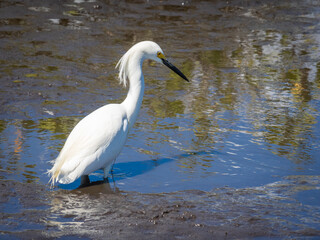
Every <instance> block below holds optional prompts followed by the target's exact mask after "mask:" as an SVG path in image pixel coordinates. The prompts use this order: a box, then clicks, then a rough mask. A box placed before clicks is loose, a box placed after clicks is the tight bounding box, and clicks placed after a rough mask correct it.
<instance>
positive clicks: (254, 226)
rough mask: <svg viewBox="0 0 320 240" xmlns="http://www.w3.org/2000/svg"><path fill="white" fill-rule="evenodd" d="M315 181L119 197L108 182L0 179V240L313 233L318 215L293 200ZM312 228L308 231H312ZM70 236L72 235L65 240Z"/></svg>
mask: <svg viewBox="0 0 320 240" xmlns="http://www.w3.org/2000/svg"><path fill="white" fill-rule="evenodd" d="M319 181H320V179H319V178H318V177H310V176H309V177H306V176H295V177H291V178H286V179H283V181H281V182H277V183H273V184H269V185H266V186H263V187H256V188H244V189H233V188H217V189H214V190H212V191H200V190H190V191H181V192H173V193H162V194H141V193H137V192H123V191H119V190H118V189H115V188H114V187H113V186H112V185H111V186H110V184H108V183H95V184H94V185H91V186H88V187H85V188H80V189H76V190H72V191H67V190H61V189H58V190H50V191H48V188H47V187H45V186H43V185H38V184H35V183H30V184H23V183H20V182H16V181H9V180H8V181H2V182H1V185H0V187H1V195H0V202H1V204H2V206H3V208H2V209H1V212H2V214H1V220H0V226H1V230H2V231H1V235H0V236H1V239H12V238H17V239H31V238H32V239H43V238H47V239H51V238H52V239H53V238H62V239H70V238H71V237H74V238H77V239H78V238H81V239H87V238H90V239H128V238H129V239H195V238H196V239H211V238H212V237H213V236H214V237H215V238H217V239H218V238H219V239H222V238H225V239H234V238H258V237H266V238H271V237H274V238H283V237H288V236H290V237H302V236H303V237H310V239H313V238H314V239H316V238H317V237H319V236H320V231H319V219H320V214H319V212H315V211H314V208H312V206H309V205H308V204H304V203H301V202H299V201H297V200H295V199H294V198H293V197H294V196H296V195H297V194H299V193H301V192H302V189H303V190H304V191H305V192H304V193H306V191H312V190H315V189H316V188H317V185H319ZM312 226H313V227H312ZM71 239H72V238H71Z"/></svg>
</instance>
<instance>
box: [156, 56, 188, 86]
mask: <svg viewBox="0 0 320 240" xmlns="http://www.w3.org/2000/svg"><path fill="white" fill-rule="evenodd" d="M161 60H162V62H163V64H164V65H166V66H167V67H168V68H170V69H171V70H172V71H174V72H175V73H176V74H178V75H179V76H180V77H182V78H183V79H184V80H186V81H187V82H189V80H188V78H187V77H186V76H185V75H184V74H183V73H182V72H181V71H180V70H179V69H178V68H176V67H175V66H174V65H172V64H171V63H170V62H169V61H168V60H166V59H164V58H161Z"/></svg>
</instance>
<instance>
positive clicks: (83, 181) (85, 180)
mask: <svg viewBox="0 0 320 240" xmlns="http://www.w3.org/2000/svg"><path fill="white" fill-rule="evenodd" d="M88 184H90V179H89V176H88V175H83V176H81V185H80V186H83V185H88Z"/></svg>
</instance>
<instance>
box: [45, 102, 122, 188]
mask: <svg viewBox="0 0 320 240" xmlns="http://www.w3.org/2000/svg"><path fill="white" fill-rule="evenodd" d="M125 119H126V113H125V110H124V109H123V108H122V107H121V105H119V104H109V105H106V106H104V107H101V108H99V109H97V110H96V111H94V112H92V113H91V114H89V115H88V116H86V117H85V118H83V119H82V120H81V121H80V122H79V123H78V124H77V125H76V126H75V127H74V129H73V130H72V132H71V133H70V135H69V137H68V139H67V140H66V143H65V145H64V146H63V148H62V150H61V152H60V154H59V156H58V158H57V159H56V162H55V164H54V166H53V168H52V169H51V170H50V171H49V173H51V175H52V178H51V182H52V183H53V184H54V182H56V181H58V180H59V179H61V178H63V177H65V176H67V175H68V174H69V173H71V172H72V171H74V170H75V169H76V168H77V167H78V166H79V164H80V163H81V162H82V161H87V162H88V164H89V163H90V161H91V162H92V161H94V160H95V158H96V157H97V153H98V152H101V149H102V148H106V147H108V146H109V144H110V143H111V142H112V141H113V139H114V138H115V137H116V135H117V134H118V133H119V132H121V131H126V129H125V127H126V126H124V122H125ZM79 174H80V175H79V176H81V175H82V174H81V173H79ZM70 182H71V181H70Z"/></svg>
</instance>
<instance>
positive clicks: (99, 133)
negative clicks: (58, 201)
mask: <svg viewBox="0 0 320 240" xmlns="http://www.w3.org/2000/svg"><path fill="white" fill-rule="evenodd" d="M145 59H151V60H155V61H157V62H160V63H161V62H162V63H163V64H164V65H166V66H167V67H169V68H170V69H171V70H173V71H174V72H175V73H177V74H178V75H179V76H181V77H182V78H183V79H185V80H186V81H189V80H188V79H187V77H186V76H185V75H183V73H182V72H180V70H179V69H177V68H176V67H175V66H174V65H172V64H171V63H170V62H169V61H168V60H166V58H165V56H164V54H163V51H162V50H161V48H160V47H159V45H158V44H156V43H154V42H151V41H143V42H140V43H137V44H135V45H134V46H133V47H131V48H130V49H129V50H128V51H127V52H126V53H125V54H124V55H123V56H122V58H121V59H120V60H119V62H118V64H117V66H116V68H119V80H120V83H122V84H123V85H124V86H126V84H127V80H129V85H130V86H129V91H128V94H127V97H126V99H125V100H124V101H123V102H122V103H120V104H108V105H105V106H103V107H101V108H99V109H97V110H95V111H94V112H92V113H90V114H89V115H87V116H86V117H84V118H83V119H82V120H81V121H80V122H79V123H78V124H77V125H76V126H75V127H74V129H73V130H72V131H71V133H70V135H69V137H68V138H67V141H66V142H65V144H64V146H63V148H62V150H61V152H60V154H59V156H58V157H57V158H56V160H55V163H54V166H53V167H52V169H50V170H49V171H48V173H49V175H51V179H50V181H51V185H52V186H53V185H54V184H55V183H57V182H59V183H62V184H68V183H72V182H73V181H75V180H76V179H78V178H79V177H81V184H84V183H88V181H89V178H88V175H89V174H90V173H92V172H94V171H96V170H99V169H103V171H104V178H107V177H108V174H109V171H110V169H111V167H112V164H113V163H114V161H115V159H116V157H117V156H118V155H119V153H120V151H121V150H122V148H123V146H124V144H125V142H126V139H127V136H128V132H129V130H130V129H131V128H132V126H133V124H134V122H135V120H136V118H137V116H138V112H139V109H140V107H141V103H142V98H143V93H144V78H143V74H142V63H143V61H144V60H145Z"/></svg>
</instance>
